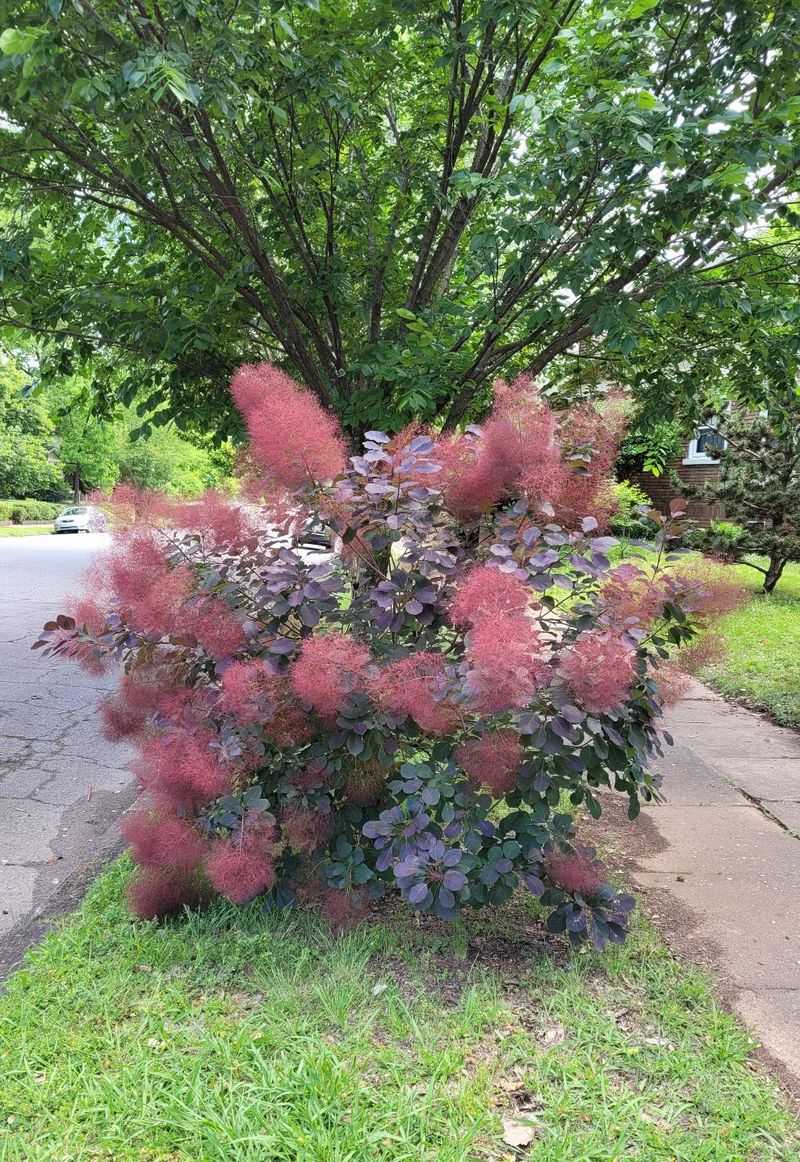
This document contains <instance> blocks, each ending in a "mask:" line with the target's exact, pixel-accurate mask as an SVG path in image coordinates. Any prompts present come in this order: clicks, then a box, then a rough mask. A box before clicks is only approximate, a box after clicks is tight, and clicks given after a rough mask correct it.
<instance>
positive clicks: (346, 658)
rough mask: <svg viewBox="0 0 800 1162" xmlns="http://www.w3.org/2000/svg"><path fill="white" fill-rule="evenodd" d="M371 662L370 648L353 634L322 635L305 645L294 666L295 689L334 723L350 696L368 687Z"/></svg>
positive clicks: (311, 638) (318, 711)
mask: <svg viewBox="0 0 800 1162" xmlns="http://www.w3.org/2000/svg"><path fill="white" fill-rule="evenodd" d="M369 661H370V653H369V650H368V649H367V647H366V646H364V645H362V644H361V643H360V642H357V641H356V640H355V638H352V637H350V635H349V634H346V633H326V634H318V635H317V636H316V637H310V638H306V640H305V641H304V642H303V647H302V649H301V651H300V656H299V657H298V658H297V661H296V662H295V663H294V665H293V666H292V670H291V682H292V686H293V688H294V691H295V693H296V694H297V695H298V697H299V698H302V699H303V701H304V702H307V703H308V705H309V706H312V707H313V708H314V710H316V711H317V713H318V714H319V716H320V718H322V719H325V720H328V721H330V720H332V719H335V718H336V715H337V714H338V713H339V711H340V710H341V709H342V707H343V706H344V703H345V700H346V698H347V696H348V694H351V693H352V692H353V691H354V690H358V689H363V688H364V685H365V683H366V669H367V666H368V665H369Z"/></svg>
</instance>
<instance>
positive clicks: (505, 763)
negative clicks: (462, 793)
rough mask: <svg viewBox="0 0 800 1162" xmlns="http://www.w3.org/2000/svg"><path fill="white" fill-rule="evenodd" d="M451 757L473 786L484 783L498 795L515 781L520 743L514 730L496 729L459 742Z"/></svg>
mask: <svg viewBox="0 0 800 1162" xmlns="http://www.w3.org/2000/svg"><path fill="white" fill-rule="evenodd" d="M453 757H454V758H455V760H456V762H457V763H458V765H459V766H460V767H461V769H462V770H463V771H464V772H465V773H466V775H467V777H468V778H469V779H470V780H471V781H472V782H473V783H475V785H476V786H479V787H487V788H488V789H489V790H490V791H491V792H492V794H493V795H494V796H495V797H496V798H498V799H499V798H502V797H503V795H507V794H508V793H509V791H511V790H513V788H514V787H515V785H516V782H517V777H518V774H519V767H520V764H521V762H522V745H521V743H520V741H519V735H517V734H516V732H515V731H513V730H508V729H503V730H495V731H491V732H490V733H488V734H482V735H481V736H480V737H479V738H471V739H468V740H467V742H462V743H461V744H460V746H457V747H456V749H455V752H454V755H453Z"/></svg>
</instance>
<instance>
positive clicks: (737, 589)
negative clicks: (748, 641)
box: [667, 559, 750, 618]
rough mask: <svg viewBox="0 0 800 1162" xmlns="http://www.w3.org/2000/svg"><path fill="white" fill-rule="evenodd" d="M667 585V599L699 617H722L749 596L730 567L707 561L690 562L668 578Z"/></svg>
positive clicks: (732, 567)
mask: <svg viewBox="0 0 800 1162" xmlns="http://www.w3.org/2000/svg"><path fill="white" fill-rule="evenodd" d="M667 585H668V592H669V599H670V600H675V601H678V602H679V603H680V605H681V606H682V607H683V608H684V609H685V610H686V611H687V612H688V613H693V614H696V615H699V616H701V617H711V618H719V617H724V616H725V614H726V613H733V611H734V610H735V609H738V608H739V607H740V606H741V605H743V604H744V602H745V601H747V600H748V598H749V596H750V594H749V592H748V590H747V588H746V586H744V585H743V584H742V582H741V581H740V580H739V579H738V578H737V576H736V570H735V567H734V566H733V565H726V564H722V563H721V562H717V561H709V560H707V559H698V560H697V561H693V562H692V564H691V566H690V567H687V568H685V569H684V570H682V571H681V572H677V573H674V574H672V575H670V576H668V577H667Z"/></svg>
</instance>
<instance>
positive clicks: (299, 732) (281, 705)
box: [219, 661, 313, 747]
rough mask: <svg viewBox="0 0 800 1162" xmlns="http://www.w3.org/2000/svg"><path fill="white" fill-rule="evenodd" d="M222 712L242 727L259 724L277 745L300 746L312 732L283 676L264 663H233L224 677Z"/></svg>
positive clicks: (305, 715) (287, 680)
mask: <svg viewBox="0 0 800 1162" xmlns="http://www.w3.org/2000/svg"><path fill="white" fill-rule="evenodd" d="M219 705H220V709H222V710H223V711H224V712H225V713H226V714H231V715H233V717H234V718H235V719H236V720H237V721H238V722H239V723H241V724H242V725H243V726H253V725H256V724H258V725H259V726H260V727H261V728H262V730H263V731H264V734H265V735H266V737H267V738H269V740H270V741H271V742H273V743H274V744H275V745H276V746H281V747H284V746H298V745H300V744H301V743H303V742H307V741H308V739H309V738H310V737H311V735H312V733H313V727H312V725H311V723H310V722H309V720H308V715H307V714H306V713H305V711H304V710H303V708H302V706H301V705H300V704H299V703H298V701H297V695H296V694H295V692H294V690H293V689H292V687H291V685H290V684H289V679H288V678H287V677H286V676H285V675H284V674H274V673H273V672H272V671H271V670H270V669H268V667H267V666H266V665H265V664H264V662H262V661H250V662H232V663H231V665H229V666H228V668H227V669H226V670H225V672H224V673H223V675H222V692H221V695H220V703H219Z"/></svg>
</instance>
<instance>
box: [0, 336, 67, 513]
mask: <svg viewBox="0 0 800 1162" xmlns="http://www.w3.org/2000/svg"><path fill="white" fill-rule="evenodd" d="M29 379H30V377H29V376H28V375H27V374H26V372H25V371H24V369H23V368H22V367H21V366H20V365H19V363H18V362H17V361H16V360H15V359H13V358H11V357H9V356H8V355H4V354H0V498H2V497H8V498H20V497H34V498H40V499H45V500H48V499H54V498H58V497H60V496H61V495H62V494H63V492H64V479H63V473H62V471H61V465H60V464H59V463H58V461H57V458H56V457H55V455H54V453H53V442H54V436H53V424H52V422H51V420H50V416H49V415H48V412H47V408H46V406H45V404H44V402H43V401H42V400H39V399H34V398H31V397H30V396H28V395H26V394H25V388H26V387H27V386H28V384H29Z"/></svg>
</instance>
